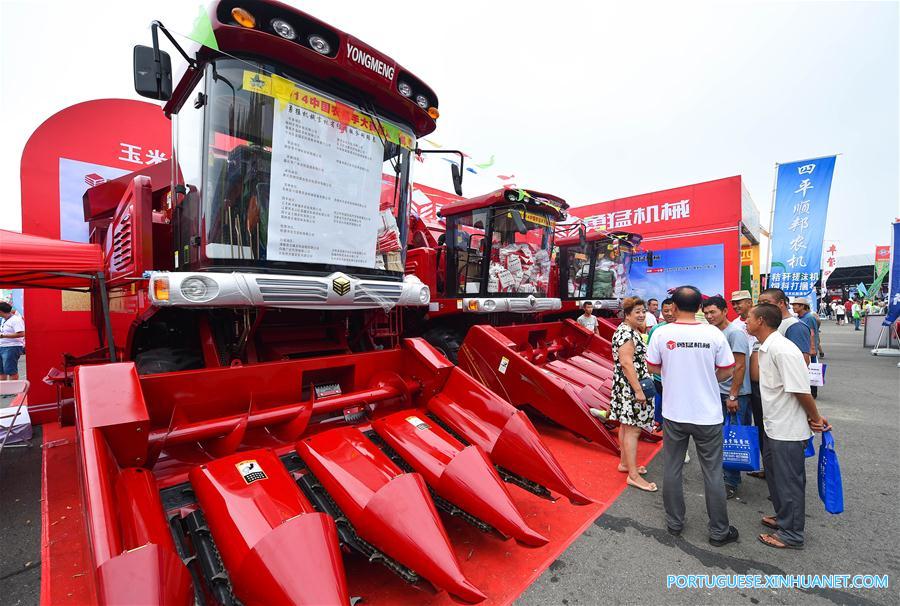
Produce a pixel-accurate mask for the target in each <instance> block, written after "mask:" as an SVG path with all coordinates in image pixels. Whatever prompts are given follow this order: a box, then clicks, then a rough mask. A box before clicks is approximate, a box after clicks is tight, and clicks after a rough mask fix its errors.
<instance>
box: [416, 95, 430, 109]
mask: <svg viewBox="0 0 900 606" xmlns="http://www.w3.org/2000/svg"><path fill="white" fill-rule="evenodd" d="M416 105H418V106H419V107H421V108H422V109H428V97H426V96H425V95H416Z"/></svg>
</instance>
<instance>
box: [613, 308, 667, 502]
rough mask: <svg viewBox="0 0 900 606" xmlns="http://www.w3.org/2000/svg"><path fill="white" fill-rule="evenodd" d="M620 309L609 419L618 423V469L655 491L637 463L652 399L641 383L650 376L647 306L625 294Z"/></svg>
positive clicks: (650, 417)
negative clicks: (647, 342) (647, 356)
mask: <svg viewBox="0 0 900 606" xmlns="http://www.w3.org/2000/svg"><path fill="white" fill-rule="evenodd" d="M622 310H623V312H624V314H625V317H624V320H623V321H622V323H621V324H620V325H619V327H618V328H617V329H616V332H615V333H614V334H613V338H612V352H613V360H614V361H615V363H616V368H615V372H614V374H613V388H612V397H611V398H610V402H609V418H610V419H613V420H615V421H618V422H619V449H620V451H621V460H620V461H619V471H621V472H623V473H624V472H627V473H628V479H627V480H626V482H627V483H628V484H629V485H630V486H634V487H635V488H640V489H641V490H646V491H648V492H656V490H657V487H656V484H655V483H654V482H648V481H647V480H645V479H644V478H643V477H641V476H642V475H643V474H645V473H647V469H646V468H645V467H644V466H640V467H639V466H638V465H637V442H638V436H639V435H640V433H641V429H647V430H652V428H653V400H650V401H648V400H647V397H646V396H645V395H644V391H643V390H642V389H641V384H640V381H641V379H645V378H648V377H649V376H650V370H649V369H648V368H647V362H646V360H645V356H646V353H647V346H646V345H645V343H644V339H643V336H642V333H643V331H644V330H645V326H644V318H645V317H646V312H647V309H646V306H645V304H644V301H643V300H642V299H640V298H638V297H628V298H627V299H625V300H624V301H622Z"/></svg>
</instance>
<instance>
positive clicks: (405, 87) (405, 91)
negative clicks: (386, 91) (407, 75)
mask: <svg viewBox="0 0 900 606" xmlns="http://www.w3.org/2000/svg"><path fill="white" fill-rule="evenodd" d="M397 90H398V91H400V94H401V95H403V96H404V97H412V87H411V86H410V85H409V84H407V83H406V82H401V83H400V84H398V85H397Z"/></svg>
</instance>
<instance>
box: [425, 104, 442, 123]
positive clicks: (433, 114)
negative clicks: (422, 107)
mask: <svg viewBox="0 0 900 606" xmlns="http://www.w3.org/2000/svg"><path fill="white" fill-rule="evenodd" d="M428 115H429V116H431V118H432V120H437V119H438V117H439V116H440V115H441V112H439V111H438V108H436V107H429V108H428Z"/></svg>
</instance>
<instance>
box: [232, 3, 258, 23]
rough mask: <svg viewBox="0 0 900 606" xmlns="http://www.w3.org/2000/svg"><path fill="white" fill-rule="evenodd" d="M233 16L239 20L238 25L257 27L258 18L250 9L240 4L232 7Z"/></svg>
mask: <svg viewBox="0 0 900 606" xmlns="http://www.w3.org/2000/svg"><path fill="white" fill-rule="evenodd" d="M231 18H232V19H234V20H235V21H237V22H238V25H243V26H244V27H256V18H254V17H253V15H251V14H250V11H248V10H247V9H243V8H241V7H240V6H235V7H234V8H233V9H231Z"/></svg>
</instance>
